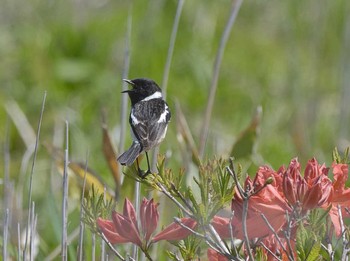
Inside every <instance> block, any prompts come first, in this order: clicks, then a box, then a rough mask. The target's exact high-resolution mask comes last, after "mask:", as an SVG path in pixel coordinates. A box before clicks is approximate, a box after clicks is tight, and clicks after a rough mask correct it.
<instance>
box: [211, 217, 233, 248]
mask: <svg viewBox="0 0 350 261" xmlns="http://www.w3.org/2000/svg"><path fill="white" fill-rule="evenodd" d="M208 228H209V232H210V234H211V235H213V236H214V238H215V240H216V241H217V243H218V245H219V246H220V247H221V249H222V250H223V253H222V254H225V255H231V254H230V252H229V251H228V249H227V247H226V245H225V243H224V241H223V240H222V238H221V237H220V236H219V234H218V232H216V230H215V228H214V227H213V225H212V224H208Z"/></svg>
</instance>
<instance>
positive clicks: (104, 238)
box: [101, 233, 134, 261]
mask: <svg viewBox="0 0 350 261" xmlns="http://www.w3.org/2000/svg"><path fill="white" fill-rule="evenodd" d="M101 237H102V239H103V240H104V241H105V242H106V244H107V246H109V248H110V249H111V250H112V252H113V253H114V255H115V256H116V257H118V258H119V259H120V260H122V261H125V258H124V257H123V256H122V255H121V254H120V253H119V252H118V251H117V249H115V248H114V246H113V245H112V244H111V242H109V240H108V239H107V238H106V236H105V235H104V234H103V233H101ZM130 259H131V260H134V259H133V258H131V257H130Z"/></svg>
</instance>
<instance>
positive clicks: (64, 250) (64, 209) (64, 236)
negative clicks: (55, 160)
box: [61, 121, 69, 261]
mask: <svg viewBox="0 0 350 261" xmlns="http://www.w3.org/2000/svg"><path fill="white" fill-rule="evenodd" d="M68 140H69V137H68V122H67V121H66V140H65V142H66V145H65V150H64V171H63V197H62V240H61V257H62V261H66V260H67V246H68V242H67V223H68V212H67V211H68Z"/></svg>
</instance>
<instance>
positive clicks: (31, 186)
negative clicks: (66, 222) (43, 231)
mask: <svg viewBox="0 0 350 261" xmlns="http://www.w3.org/2000/svg"><path fill="white" fill-rule="evenodd" d="M45 101H46V91H45V92H44V98H43V101H42V105H41V111H40V118H39V123H38V131H37V133H36V139H35V148H34V156H33V163H32V169H31V171H30V176H29V192H28V209H29V211H30V206H31V204H32V203H31V202H32V190H33V175H34V168H35V162H36V156H37V154H38V147H39V138H40V129H41V123H42V120H43V114H44V109H45ZM29 221H30V213H29V214H28V219H27V227H26V236H25V243H24V248H23V260H24V259H25V256H26V251H27V244H28V229H29Z"/></svg>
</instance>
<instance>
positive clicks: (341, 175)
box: [329, 163, 350, 237]
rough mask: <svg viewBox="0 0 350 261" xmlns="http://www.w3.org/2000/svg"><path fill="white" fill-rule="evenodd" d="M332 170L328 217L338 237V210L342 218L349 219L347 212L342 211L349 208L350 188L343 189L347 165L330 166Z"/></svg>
mask: <svg viewBox="0 0 350 261" xmlns="http://www.w3.org/2000/svg"><path fill="white" fill-rule="evenodd" d="M332 168H333V176H334V181H333V198H332V208H331V210H330V211H329V216H330V218H331V220H332V223H333V226H334V230H335V234H336V235H337V236H338V237H339V236H341V234H342V231H341V226H340V220H339V218H340V217H339V210H338V207H340V208H341V209H340V211H341V213H342V217H343V218H344V217H349V214H348V212H346V211H344V207H350V188H345V182H346V181H347V180H348V172H349V170H348V165H347V164H336V163H333V164H332Z"/></svg>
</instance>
